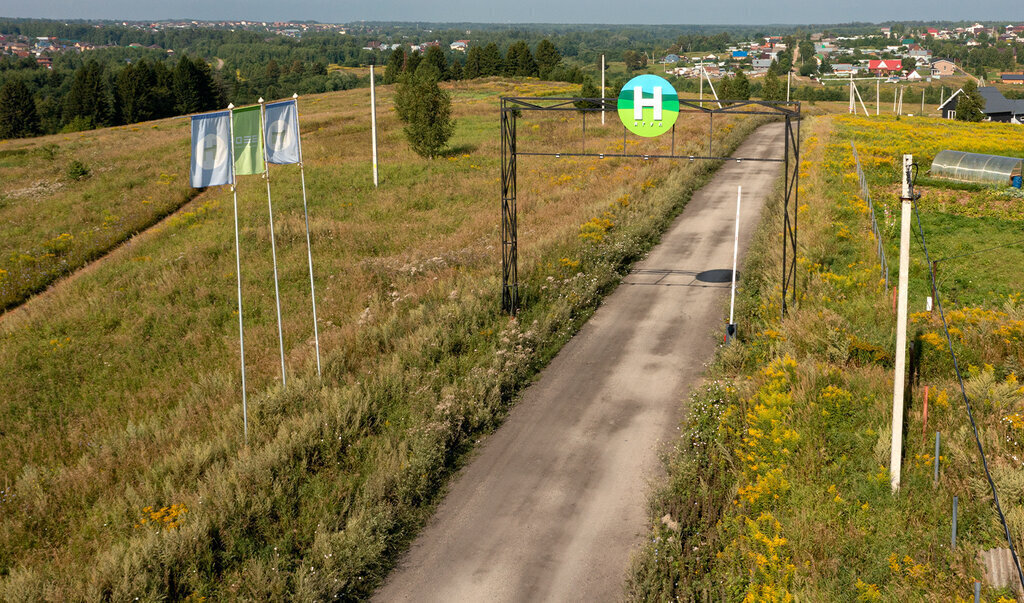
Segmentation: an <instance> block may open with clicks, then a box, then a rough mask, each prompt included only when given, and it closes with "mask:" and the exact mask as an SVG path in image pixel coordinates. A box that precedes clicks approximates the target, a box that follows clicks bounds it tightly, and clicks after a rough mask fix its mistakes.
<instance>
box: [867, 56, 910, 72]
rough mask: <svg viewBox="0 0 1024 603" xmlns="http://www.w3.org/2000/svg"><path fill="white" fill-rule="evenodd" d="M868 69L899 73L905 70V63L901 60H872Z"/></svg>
mask: <svg viewBox="0 0 1024 603" xmlns="http://www.w3.org/2000/svg"><path fill="white" fill-rule="evenodd" d="M868 69H886V70H889V71H899V70H901V69H903V61H901V60H899V59H888V60H883V61H876V60H870V61H868Z"/></svg>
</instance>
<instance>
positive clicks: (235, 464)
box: [0, 80, 755, 600]
mask: <svg viewBox="0 0 1024 603" xmlns="http://www.w3.org/2000/svg"><path fill="white" fill-rule="evenodd" d="M392 92H393V91H392V90H391V89H390V88H388V87H382V88H381V95H380V97H379V98H380V99H381V106H380V107H379V108H378V109H379V111H378V114H379V116H380V124H379V126H380V132H381V165H382V168H381V179H382V185H381V187H380V189H377V190H375V189H374V188H373V186H372V180H371V177H370V161H369V159H370V158H369V135H370V134H369V123H368V113H369V110H368V106H367V104H368V91H365V90H362V91H359V90H357V91H348V92H342V93H336V94H330V95H324V96H316V97H310V98H306V99H301V100H300V114H301V120H302V128H303V137H304V149H303V151H304V157H305V159H306V176H307V185H308V187H309V202H310V228H311V231H312V238H313V256H314V263H315V266H314V271H315V273H316V276H317V301H318V310H319V314H320V319H321V325H320V326H321V331H320V332H321V345H322V348H323V350H324V379H323V380H322V381H318V380H317V379H316V377H315V368H314V366H315V363H314V358H313V353H314V352H313V341H312V324H311V312H310V299H309V289H308V267H307V264H306V250H305V230H304V220H303V216H302V211H301V207H302V205H301V204H302V200H301V193H300V187H299V174H298V169H297V167H295V166H272V167H271V178H272V180H271V182H272V187H273V191H274V199H275V203H274V210H275V218H276V220H277V222H276V224H275V227H276V230H277V237H278V238H277V245H278V262H279V270H280V276H281V293H282V310H283V318H284V333H285V346H286V355H287V357H286V360H287V366H288V371H289V379H288V390H287V391H281V389H280V387H279V385H278V380H279V370H280V368H279V360H278V350H277V326H276V317H275V309H274V299H273V283H272V275H271V258H270V245H269V240H268V237H269V225H268V223H267V213H266V211H267V208H266V197H265V186H264V182H263V181H262V180H261V179H260V178H257V177H249V178H244V179H242V180H241V181H240V182H239V205H240V215H241V222H242V272H243V274H242V279H243V298H244V299H243V304H244V309H245V321H246V360H247V364H248V367H249V375H248V376H249V392H250V398H249V400H250V407H249V409H250V416H249V418H250V434H249V446H248V447H247V448H246V447H244V446H243V442H242V432H241V419H242V417H241V407H240V399H241V392H240V390H239V376H238V348H237V316H236V315H235V313H234V312H235V274H234V261H235V258H234V249H233V227H232V213H231V212H232V208H231V205H232V200H231V194H230V191H228V190H226V189H223V188H221V189H211V190H208V191H206V192H204V193H203V194H201V195H199V196H198V197H196V198H195V199H194V200H192V201H190V202H189V203H188V204H186V205H185V206H184V207H183V208H182V209H181V211H179V212H177V213H175V214H174V215H173V216H172V217H170V218H169V219H167V220H165V221H163V222H162V223H161V224H159V225H158V226H157V227H155V228H153V229H150V230H149V231H147V232H146V233H144V234H143V235H141V236H139V237H136V238H135V239H133V240H132V242H131V243H130V244H129V245H125V246H122V247H120V248H118V249H117V250H116V251H115V252H114V253H112V254H111V255H110V256H109V257H108V258H106V259H104V260H103V261H102V262H98V263H97V264H95V265H93V266H90V267H89V269H87V270H86V271H84V272H83V273H82V274H80V275H77V276H76V277H75V278H72V279H67V280H65V281H62V282H61V283H59V284H58V285H57V286H56V287H54V288H53V289H52V290H51V291H49V292H47V293H46V294H45V295H42V296H39V297H38V298H36V299H33V300H31V301H30V303H28V304H26V305H24V306H23V307H21V308H18V309H17V310H15V311H13V312H10V313H8V314H7V315H5V316H4V317H3V320H2V321H0V332H2V335H0V367H2V370H3V371H4V373H5V374H6V375H9V378H8V379H7V380H6V381H5V387H4V389H3V391H2V393H0V410H2V412H4V413H5V416H9V417H16V419H15V420H12V421H8V422H5V423H4V426H3V432H4V433H3V436H2V438H0V475H2V477H0V479H3V480H4V484H5V486H4V498H3V499H2V503H0V504H2V505H3V511H4V521H3V522H2V523H0V538H2V539H3V541H4V542H5V543H8V545H7V546H5V547H3V549H2V551H0V575H2V576H3V578H2V579H0V597H2V598H6V599H18V598H23V597H24V598H29V599H39V598H45V599H51V600H69V599H72V600H73V599H81V598H85V599H95V598H114V599H122V598H132V597H135V596H140V597H143V598H153V597H169V598H183V597H186V596H189V595H192V594H197V595H209V596H218V597H241V596H248V597H254V598H268V597H270V598H276V597H282V596H294V597H300V598H301V597H311V598H324V597H333V596H341V597H357V596H365V595H366V594H367V593H368V592H370V589H372V588H373V585H374V584H376V583H377V581H378V580H379V579H380V577H381V576H382V575H383V572H384V571H385V570H386V568H387V567H388V566H389V563H390V560H391V559H392V558H393V556H394V554H395V553H396V552H397V551H398V550H400V549H401V547H402V546H404V543H406V542H407V541H408V539H409V538H410V537H411V535H412V533H414V529H415V527H416V526H417V525H419V523H420V522H421V521H422V520H423V518H424V517H425V514H426V513H427V512H428V510H429V505H430V503H431V502H432V501H433V500H434V498H435V496H436V493H437V492H438V489H439V488H440V487H441V485H442V484H443V483H444V478H445V476H446V475H447V474H448V473H449V472H450V471H451V469H452V467H453V465H454V463H455V462H456V460H457V459H458V458H459V456H460V455H461V453H462V452H463V451H464V450H465V449H466V447H467V446H469V445H470V443H471V442H472V441H473V439H474V438H475V437H477V436H478V435H479V434H481V433H483V432H485V431H486V430H488V429H490V428H492V427H494V426H495V425H496V424H497V422H498V421H499V420H500V418H501V416H503V414H504V412H505V410H506V409H507V407H508V405H509V404H510V403H511V402H512V401H513V399H514V397H515V394H516V392H517V391H518V390H519V388H521V387H522V386H523V385H524V384H525V383H526V382H528V380H529V379H530V377H531V375H533V374H534V373H535V372H536V370H537V369H538V368H539V367H540V366H541V365H542V364H543V363H544V362H545V361H546V360H547V359H548V358H550V357H551V356H552V355H553V354H554V353H555V352H556V351H557V349H558V348H559V347H560V345H561V344H562V343H564V341H565V340H566V339H567V338H568V337H569V336H571V334H572V333H573V332H575V330H576V328H578V326H579V325H580V324H581V322H582V321H583V320H585V318H586V317H587V316H588V315H589V313H590V312H591V311H592V309H593V308H594V306H595V304H596V303H597V301H598V300H599V298H600V296H601V295H602V294H603V293H604V292H605V291H607V290H608V289H609V288H610V287H611V286H612V285H613V284H614V283H615V282H616V281H617V279H618V276H619V274H620V271H621V269H622V268H623V266H625V265H627V264H628V263H629V262H631V261H632V260H633V259H635V258H637V257H639V256H640V255H641V254H642V253H643V252H644V250H646V249H647V248H649V247H650V245H651V244H653V242H654V241H655V240H656V238H657V236H658V234H659V233H660V232H661V231H662V230H663V229H664V228H665V226H666V225H667V224H668V223H669V221H670V220H671V218H672V217H673V216H674V215H675V214H676V213H678V211H679V210H680V209H681V208H682V207H683V205H684V204H685V201H686V199H687V198H688V196H689V193H690V192H691V191H692V190H693V189H694V188H695V187H697V186H698V185H699V184H700V183H701V182H703V181H704V180H705V179H706V176H707V174H709V173H710V171H711V168H712V166H711V165H709V164H707V163H701V162H693V163H690V162H684V163H682V164H681V165H680V164H672V163H669V162H653V161H650V162H644V161H638V160H605V161H601V160H597V159H593V160H582V159H577V160H573V159H564V160H558V161H551V160H543V159H536V160H526V159H523V160H521V162H520V166H519V169H520V172H519V174H520V178H519V191H520V200H519V216H520V221H519V229H520V230H519V235H520V239H519V240H520V280H521V283H522V287H523V299H524V304H525V305H524V310H523V312H522V313H521V314H520V316H519V317H518V319H517V320H510V319H509V317H508V316H506V315H503V314H502V313H501V312H500V311H499V299H500V239H499V232H500V230H499V229H500V224H499V219H500V211H499V208H500V182H499V174H500V169H499V167H500V166H499V147H498V140H499V138H498V136H499V128H498V110H497V109H498V100H497V99H498V96H499V95H502V94H506V95H531V94H571V93H573V90H572V89H567V88H564V87H559V86H558V85H551V84H545V83H541V82H525V83H524V82H507V81H501V80H494V81H489V82H484V83H474V84H458V85H455V86H453V92H454V94H455V109H456V118H457V119H458V120H459V125H458V128H457V131H456V136H455V138H454V139H453V140H452V152H451V153H450V154H449V155H447V156H445V157H443V158H439V159H435V160H433V161H429V160H424V159H421V158H418V157H416V156H414V155H412V154H411V152H409V151H408V149H407V147H406V145H405V143H404V140H403V139H402V134H401V126H400V124H399V123H398V121H397V120H396V118H395V116H394V113H393V111H392V110H391V94H392ZM610 119H611V120H612V121H613V122H614V119H615V118H614V117H610ZM588 121H589V118H588ZM722 122H724V123H722ZM716 124H717V125H721V126H723V127H722V128H721V129H720V130H719V137H718V138H717V139H716V142H715V144H716V148H717V149H720V150H721V151H722V152H727V151H728V150H729V149H732V148H735V146H736V145H737V144H738V142H739V141H740V140H742V139H743V138H744V137H745V135H746V134H747V133H748V132H749V131H751V130H752V128H753V127H754V125H755V122H754V121H752V120H744V119H742V118H737V119H723V120H716ZM534 126H536V128H535V127H534ZM591 126H592V124H590V123H588V132H587V136H588V142H587V145H588V148H592V149H595V150H602V149H603V150H605V151H606V152H611V151H613V150H621V149H623V148H627V147H628V148H630V149H634V148H635V149H638V150H639V152H641V153H644V152H646V153H652V152H655V151H656V150H657V149H659V148H663V147H666V146H667V145H669V144H670V142H669V141H668V140H663V139H659V140H654V141H634V140H631V139H627V141H626V143H625V145H623V141H622V138H621V128H616V127H614V126H612V125H609V126H607V127H606V128H603V129H602V128H597V127H594V128H592V127H591ZM174 127H176V128H178V134H177V135H178V136H180V138H181V140H182V141H183V143H182V148H181V149H180V151H179V155H178V159H177V160H178V161H180V162H181V165H183V166H187V162H188V157H187V143H186V142H185V141H187V140H188V124H187V122H186V121H185V120H182V121H181V122H178V123H177V124H175V125H174ZM519 127H520V133H521V137H520V148H521V149H525V147H526V145H529V144H533V145H537V146H538V147H542V146H543V145H545V144H547V145H552V144H554V143H555V142H558V141H572V140H573V139H574V137H576V136H577V135H578V134H579V129H580V124H579V120H578V119H576V116H575V114H556V115H555V116H553V117H552V116H546V117H540V116H538V117H533V116H531V115H529V114H528V113H526V114H525V115H524V117H523V118H522V119H521V120H520V126H519ZM705 128H706V121H701V120H699V119H696V118H693V119H689V118H681V120H680V123H679V125H678V126H677V132H676V134H677V139H676V144H677V149H678V150H680V151H685V150H687V149H688V150H689V151H688V152H690V153H694V154H699V152H700V150H701V149H702V148H703V146H704V145H705V144H706V138H705V136H706V130H705ZM140 156H144V154H140ZM582 225H587V226H585V227H583V228H581V226H582Z"/></svg>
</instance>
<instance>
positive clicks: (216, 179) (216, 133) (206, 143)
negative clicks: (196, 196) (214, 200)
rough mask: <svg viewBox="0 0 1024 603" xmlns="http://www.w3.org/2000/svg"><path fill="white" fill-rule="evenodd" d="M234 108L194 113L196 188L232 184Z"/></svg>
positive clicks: (193, 171)
mask: <svg viewBox="0 0 1024 603" xmlns="http://www.w3.org/2000/svg"><path fill="white" fill-rule="evenodd" d="M230 158H231V112H230V111H218V112H216V113H206V114H204V115H193V116H192V169H191V173H190V180H189V183H190V184H191V185H192V188H205V187H207V186H219V185H221V184H231V179H232V175H233V174H232V173H231V161H230Z"/></svg>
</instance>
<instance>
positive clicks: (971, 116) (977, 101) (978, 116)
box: [956, 80, 985, 122]
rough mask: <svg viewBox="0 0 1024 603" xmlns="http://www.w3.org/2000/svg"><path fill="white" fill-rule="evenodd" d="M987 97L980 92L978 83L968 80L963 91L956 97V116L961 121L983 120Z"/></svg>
mask: <svg viewBox="0 0 1024 603" xmlns="http://www.w3.org/2000/svg"><path fill="white" fill-rule="evenodd" d="M984 109H985V99H984V98H983V97H982V96H981V94H980V93H979V92H978V84H976V83H975V82H974V80H967V83H966V84H964V87H963V92H961V93H960V96H959V98H957V99H956V118H957V119H958V120H960V121H975V122H977V121H981V120H983V119H985V111H984Z"/></svg>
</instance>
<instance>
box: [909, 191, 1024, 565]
mask: <svg viewBox="0 0 1024 603" xmlns="http://www.w3.org/2000/svg"><path fill="white" fill-rule="evenodd" d="M914 215H915V216H916V217H917V231H918V236H919V237H920V239H921V247H923V248H924V259H925V261H927V262H928V273H929V275H930V276H931V281H932V287H933V288H934V287H935V286H936V283H935V271H934V270H933V269H932V263H931V258H930V257H929V256H928V245H927V244H926V243H925V240H924V229H923V228H922V226H921V212H919V211H918V209H917V204H916V203H914ZM935 304H936V306H938V308H939V317H940V318H941V319H942V330H943V331H945V333H946V344H947V345H948V346H949V355H950V356H951V357H952V358H953V370H955V371H956V378H957V380H958V381H959V382H960V394H961V395H962V396H963V398H964V404H965V405H966V406H967V416H968V418H970V420H971V428H972V429H973V430H974V442H975V444H977V445H978V454H979V455H980V456H981V465H982V467H984V468H985V477H986V478H987V479H988V485H989V488H991V489H992V500H993V501H994V502H995V504H996V513H998V514H999V522H1000V523H1002V524H1003V533H1004V534H1005V535H1006V544H1007V545H1009V547H1010V555H1011V556H1012V557H1013V565H1014V566H1015V567H1016V568H1017V577H1018V578H1020V581H1021V584H1024V571H1021V567H1020V559H1019V558H1018V557H1017V549H1016V547H1014V546H1013V537H1012V536H1010V528H1009V526H1007V525H1006V516H1005V515H1003V507H1002V506H1001V505H1000V504H999V494H997V493H996V483H995V482H994V481H993V480H992V474H991V473H990V472H989V470H988V461H987V460H986V459H985V449H984V447H983V446H982V445H981V437H980V436H979V435H978V424H977V423H976V422H975V421H974V411H973V410H972V409H971V401H970V399H969V398H968V397H967V388H966V387H965V386H964V377H963V375H962V374H961V373H960V365H959V364H958V363H957V360H956V352H954V351H953V338H952V337H951V336H950V334H949V326H948V325H947V324H946V315H945V313H944V312H943V311H942V300H941V299H940V298H939V291H938V289H935Z"/></svg>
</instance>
